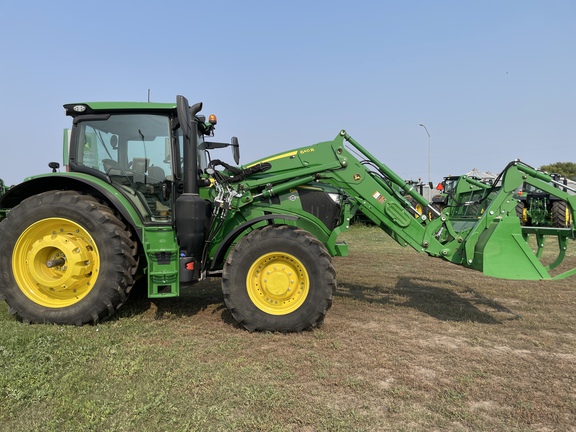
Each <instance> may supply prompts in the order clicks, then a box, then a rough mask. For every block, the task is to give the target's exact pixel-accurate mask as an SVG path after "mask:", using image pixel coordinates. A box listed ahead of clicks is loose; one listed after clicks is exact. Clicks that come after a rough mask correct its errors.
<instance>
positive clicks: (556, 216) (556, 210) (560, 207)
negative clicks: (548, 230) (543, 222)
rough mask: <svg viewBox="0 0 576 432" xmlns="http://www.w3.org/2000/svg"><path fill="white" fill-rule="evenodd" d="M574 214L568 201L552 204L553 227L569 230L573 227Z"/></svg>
mask: <svg viewBox="0 0 576 432" xmlns="http://www.w3.org/2000/svg"><path fill="white" fill-rule="evenodd" d="M572 222H573V220H572V213H571V212H570V208H569V207H568V204H567V203H566V201H553V202H552V226H554V227H555V228H569V227H570V226H572Z"/></svg>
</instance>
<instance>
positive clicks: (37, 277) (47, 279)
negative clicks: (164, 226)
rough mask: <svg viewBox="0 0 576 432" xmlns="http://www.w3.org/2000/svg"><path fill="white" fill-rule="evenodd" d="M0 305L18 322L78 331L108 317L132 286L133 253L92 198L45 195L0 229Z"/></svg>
mask: <svg viewBox="0 0 576 432" xmlns="http://www.w3.org/2000/svg"><path fill="white" fill-rule="evenodd" d="M0 245H2V249H3V253H2V255H1V256H0V298H1V299H4V300H6V302H7V303H8V306H9V309H10V313H11V314H13V315H16V316H17V317H19V318H20V319H21V320H22V321H24V322H30V323H54V324H74V325H82V324H86V323H92V324H96V323H98V322H99V321H101V320H103V319H105V318H107V317H109V316H111V315H112V314H113V313H114V312H115V311H116V309H118V308H119V307H120V306H121V305H122V304H123V303H124V302H125V301H126V299H127V297H128V293H129V291H130V289H131V288H132V285H133V283H134V279H133V275H134V273H135V271H136V267H137V263H136V260H135V254H136V247H135V243H134V242H133V241H132V239H131V237H130V233H129V231H128V230H127V229H126V227H125V226H124V224H123V223H122V222H121V221H120V220H119V219H118V218H117V217H116V216H115V215H114V213H113V212H112V210H111V209H110V208H108V207H107V206H105V205H103V204H101V203H99V202H98V201H97V200H96V199H95V198H93V197H91V196H88V195H81V194H79V193H78V192H74V191H50V192H45V193H42V194H38V195H35V196H32V197H30V198H28V199H26V200H24V201H22V203H20V204H19V205H18V206H16V207H14V208H13V209H12V210H10V212H9V213H8V217H7V218H6V219H5V220H4V221H2V223H1V224H0Z"/></svg>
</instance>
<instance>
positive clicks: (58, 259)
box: [12, 218, 100, 307]
mask: <svg viewBox="0 0 576 432" xmlns="http://www.w3.org/2000/svg"><path fill="white" fill-rule="evenodd" d="M12 267H13V272H14V277H15V279H16V282H17V283H18V286H19V287H20V289H21V290H22V292H23V293H24V294H25V295H26V296H27V297H29V298H30V299H31V300H33V301H34V302H35V303H37V304H40V305H42V306H46V307H66V306H69V305H71V304H74V303H76V302H78V301H79V300H80V299H82V298H83V297H84V296H86V295H87V294H88V292H90V290H91V289H92V287H93V285H94V283H95V282H96V279H97V277H98V271H99V267H100V259H99V255H98V250H97V248H96V245H95V244H94V240H93V239H92V237H91V236H90V234H88V232H87V231H86V230H85V229H84V228H82V227H81V226H80V225H79V224H77V223H75V222H72V221H70V220H67V219H60V218H49V219H43V220H41V221H38V222H36V223H35V224H33V225H31V226H30V227H28V228H27V229H26V230H25V231H24V232H23V233H22V235H21V236H20V237H19V239H18V240H17V242H16V245H15V247H14V252H13V255H12Z"/></svg>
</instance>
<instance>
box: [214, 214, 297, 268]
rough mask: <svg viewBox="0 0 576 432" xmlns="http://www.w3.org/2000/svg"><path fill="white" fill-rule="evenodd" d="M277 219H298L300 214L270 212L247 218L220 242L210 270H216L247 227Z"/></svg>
mask: <svg viewBox="0 0 576 432" xmlns="http://www.w3.org/2000/svg"><path fill="white" fill-rule="evenodd" d="M275 219H283V220H290V221H296V220H298V219H300V216H295V215H288V214H268V215H264V216H258V217H255V218H253V219H250V220H247V221H246V222H244V223H242V224H240V225H238V226H237V227H236V228H234V229H233V230H232V231H230V232H229V233H228V235H227V236H226V237H225V238H224V240H222V242H221V243H220V246H218V249H217V250H216V253H215V254H214V259H213V260H212V263H211V264H210V270H214V268H215V267H216V265H217V264H219V263H221V262H223V261H224V256H225V255H226V252H227V251H228V249H230V246H231V245H232V243H234V241H235V240H236V239H237V238H238V237H239V236H240V234H242V233H243V232H244V231H246V229H248V228H249V227H251V226H252V225H255V224H257V223H258V222H262V221H266V220H267V221H268V222H269V223H272V222H273V221H274V220H275Z"/></svg>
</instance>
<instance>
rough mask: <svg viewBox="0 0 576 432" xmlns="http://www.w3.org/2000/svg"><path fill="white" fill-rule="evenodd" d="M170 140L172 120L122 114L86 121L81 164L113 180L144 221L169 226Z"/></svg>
mask: <svg viewBox="0 0 576 432" xmlns="http://www.w3.org/2000/svg"><path fill="white" fill-rule="evenodd" d="M171 136H172V135H171V129H170V118H169V117H167V116H161V115H154V114H117V115H111V116H110V117H109V118H108V119H107V120H90V121H84V122H81V123H80V125H79V130H78V136H77V141H76V142H77V144H78V147H77V163H79V164H80V165H84V166H86V167H88V168H92V169H95V170H98V171H100V172H102V173H104V174H106V175H108V176H109V177H110V179H111V180H112V182H113V183H115V184H116V185H117V186H118V188H119V189H120V190H123V191H124V192H126V195H127V196H129V198H130V199H131V200H132V201H133V202H134V203H135V205H136V207H137V209H138V210H139V212H140V213H141V215H142V216H143V218H144V220H145V221H152V222H165V221H170V220H171V217H172V208H171V204H170V201H169V200H168V194H169V192H170V191H171V182H172V181H173V176H172V157H171V154H172V152H171V151H170V149H171V145H170V143H171Z"/></svg>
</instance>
